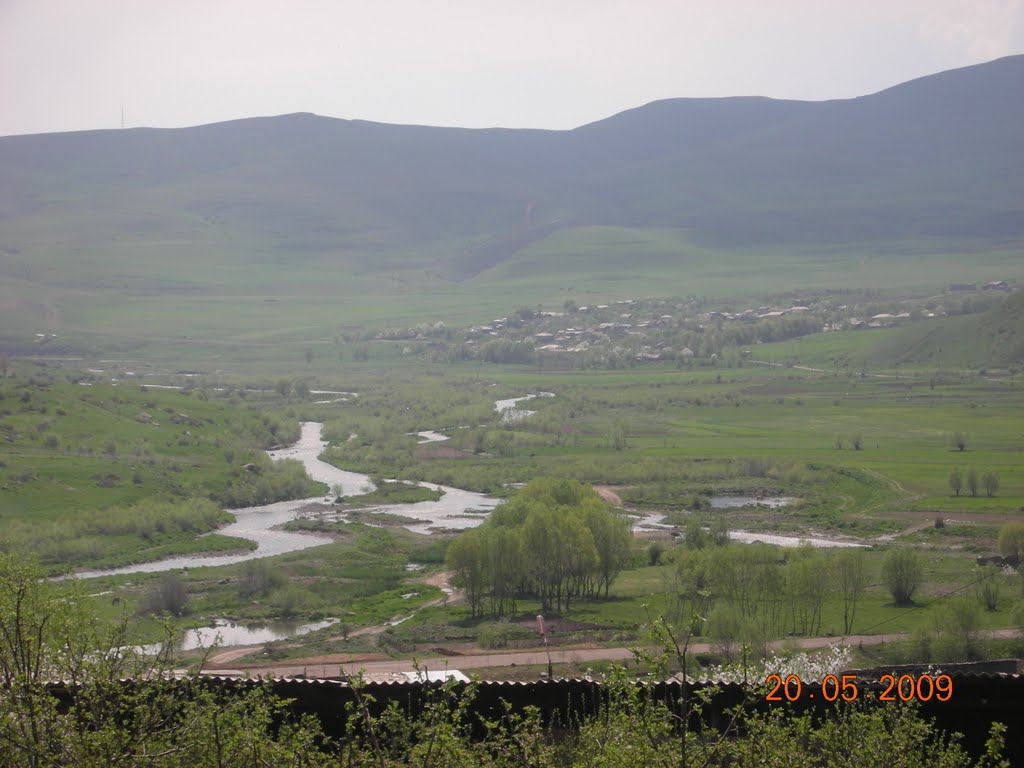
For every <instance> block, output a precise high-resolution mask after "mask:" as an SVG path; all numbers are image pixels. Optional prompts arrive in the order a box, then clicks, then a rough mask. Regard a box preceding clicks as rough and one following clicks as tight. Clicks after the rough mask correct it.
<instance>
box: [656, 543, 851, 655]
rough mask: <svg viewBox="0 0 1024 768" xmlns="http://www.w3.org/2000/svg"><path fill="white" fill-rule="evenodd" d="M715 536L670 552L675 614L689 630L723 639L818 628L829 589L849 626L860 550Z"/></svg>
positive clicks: (762, 638)
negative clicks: (712, 543)
mask: <svg viewBox="0 0 1024 768" xmlns="http://www.w3.org/2000/svg"><path fill="white" fill-rule="evenodd" d="M691 538H692V537H691V536H689V535H688V536H687V539H688V540H690V539H691ZM714 540H715V539H714V538H713V537H712V538H710V539H709V541H714ZM718 541H719V542H720V543H721V545H720V546H714V547H702V548H699V549H697V548H693V547H692V546H687V547H685V548H682V549H680V550H677V552H676V558H675V586H674V594H675V605H674V608H675V611H674V613H675V617H676V619H677V621H682V622H683V623H684V624H688V628H689V631H692V632H695V633H706V634H708V635H710V636H711V637H713V638H715V639H716V640H719V641H721V642H722V643H724V644H725V645H726V646H727V645H729V644H730V643H733V642H746V643H750V644H752V645H754V646H763V645H764V643H766V642H767V641H768V640H770V639H772V638H774V637H780V636H783V635H789V634H800V635H817V634H820V633H821V630H822V608H823V605H824V603H825V600H826V598H827V597H828V596H829V595H830V594H832V593H833V592H835V591H838V592H839V594H840V595H841V596H842V600H843V633H844V634H849V633H850V632H851V631H852V629H853V624H854V620H855V619H856V615H857V604H858V602H859V600H860V597H861V595H862V594H863V591H864V589H865V587H866V585H867V575H866V568H865V560H864V554H863V552H861V551H859V550H856V549H846V550H841V551H838V552H836V553H833V554H831V555H828V556H826V555H825V554H823V553H822V552H821V551H820V550H817V549H814V548H812V547H810V546H806V547H800V548H798V549H795V550H793V549H789V550H787V549H781V548H779V547H773V546H769V545H767V544H735V543H732V544H727V543H724V541H723V540H722V539H718ZM727 655H728V654H727Z"/></svg>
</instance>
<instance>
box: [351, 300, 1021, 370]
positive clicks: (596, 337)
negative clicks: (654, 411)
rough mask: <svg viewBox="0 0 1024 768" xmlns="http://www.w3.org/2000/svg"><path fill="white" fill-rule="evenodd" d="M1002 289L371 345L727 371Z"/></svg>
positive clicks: (947, 309) (554, 317) (678, 309)
mask: <svg viewBox="0 0 1024 768" xmlns="http://www.w3.org/2000/svg"><path fill="white" fill-rule="evenodd" d="M1010 287H1011V286H1010V284H1009V283H1008V282H1006V281H1003V280H1000V281H994V282H990V283H988V284H985V285H981V286H979V285H977V284H968V283H964V284H953V285H950V286H949V287H948V289H947V290H946V291H944V292H943V294H941V295H938V296H932V297H928V298H915V299H905V300H892V299H884V298H881V297H880V296H878V295H874V294H873V293H872V292H870V291H865V292H852V291H851V292H847V291H822V292H818V293H808V292H803V293H801V294H800V295H792V296H789V295H787V296H784V297H780V298H779V300H778V301H777V302H775V303H773V304H766V305H761V306H756V307H753V306H747V307H743V306H733V305H731V304H730V302H728V301H720V302H717V303H713V302H712V301H711V300H708V299H698V298H688V299H622V300H618V301H613V302H609V303H607V304H593V305H590V304H588V305H579V306H578V305H576V303H575V302H574V301H572V300H569V301H566V302H565V303H564V305H563V306H562V307H561V309H560V310H558V311H554V310H548V309H541V308H530V307H521V308H519V309H518V310H516V311H515V312H514V313H512V314H511V315H509V316H507V317H501V318H496V319H494V320H492V321H491V322H489V323H486V324H482V325H474V326H470V327H468V328H450V327H448V326H446V325H445V324H444V323H440V322H438V323H433V324H431V323H420V324H418V325H417V326H415V327H412V328H403V329H388V330H384V331H380V332H379V333H375V334H373V335H372V336H371V337H370V338H373V339H376V340H386V341H394V342H406V343H408V342H412V343H414V345H415V346H406V347H405V348H404V349H403V352H405V353H406V354H409V353H413V352H417V353H427V354H430V355H432V356H433V357H434V358H435V359H439V360H471V359H479V360H484V361H489V362H501V363H534V364H537V365H551V366H552V367H572V368H577V367H580V368H585V367H600V368H620V367H632V366H635V365H637V364H639V363H647V362H666V361H667V362H673V363H675V364H677V365H679V366H685V365H717V364H719V363H728V364H731V363H734V362H735V361H737V360H741V359H744V358H746V357H750V356H751V355H752V350H751V347H753V346H755V345H758V344H766V343H770V342H777V341H784V340H786V339H791V338H796V337H799V336H806V335H809V334H812V333H821V332H832V331H843V330H859V329H872V328H887V327H890V326H894V325H899V324H903V323H908V322H912V321H916V320H921V319H925V318H934V317H943V316H947V315H957V314H972V313H977V312H983V311H985V310H986V309H988V308H989V307H991V306H992V305H994V304H995V303H997V302H998V301H999V300H1000V299H1001V298H1002V297H1003V295H1004V293H1005V292H1006V291H1009V290H1010Z"/></svg>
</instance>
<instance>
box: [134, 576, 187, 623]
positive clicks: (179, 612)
mask: <svg viewBox="0 0 1024 768" xmlns="http://www.w3.org/2000/svg"><path fill="white" fill-rule="evenodd" d="M187 611H188V592H187V591H186V589H185V583H184V582H183V581H182V580H181V579H180V578H179V577H178V576H177V575H175V574H173V573H162V574H160V578H159V580H158V581H157V583H156V584H155V585H154V586H153V588H152V589H151V590H150V591H149V594H148V595H147V596H146V599H145V601H144V603H143V605H142V612H143V613H155V614H168V615H170V616H183V615H185V613H187Z"/></svg>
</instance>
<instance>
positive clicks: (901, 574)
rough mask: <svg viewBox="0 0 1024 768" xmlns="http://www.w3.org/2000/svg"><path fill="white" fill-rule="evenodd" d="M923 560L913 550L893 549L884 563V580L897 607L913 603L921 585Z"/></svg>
mask: <svg viewBox="0 0 1024 768" xmlns="http://www.w3.org/2000/svg"><path fill="white" fill-rule="evenodd" d="M921 570H922V569H921V560H920V558H919V557H918V555H917V553H916V552H915V551H914V550H912V549H892V550H890V551H889V554H887V555H886V556H885V561H884V562H883V563H882V580H883V581H884V582H885V586H886V587H887V588H888V590H889V593H890V594H891V595H892V599H893V600H894V601H895V602H896V604H897V605H906V604H908V603H911V602H913V597H914V592H915V591H916V590H917V588H918V586H919V585H920V583H921Z"/></svg>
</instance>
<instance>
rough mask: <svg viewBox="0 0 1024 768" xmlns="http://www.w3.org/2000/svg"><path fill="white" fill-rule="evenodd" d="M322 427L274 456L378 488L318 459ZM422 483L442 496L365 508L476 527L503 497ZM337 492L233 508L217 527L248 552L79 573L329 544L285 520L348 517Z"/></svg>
mask: <svg viewBox="0 0 1024 768" xmlns="http://www.w3.org/2000/svg"><path fill="white" fill-rule="evenodd" d="M318 394H320V393H318ZM324 394H326V393H324ZM330 394H343V395H344V394H351V393H333V392H332V393H330ZM536 396H537V395H528V396H526V397H520V398H513V399H509V400H499V401H497V402H496V403H495V410H496V411H498V412H499V413H503V414H505V415H506V416H507V415H508V414H509V413H515V414H516V416H515V417H514V418H515V419H516V420H518V419H522V418H526V416H528V415H530V413H532V412H531V411H521V410H519V409H518V408H516V404H517V403H518V402H520V401H522V400H528V399H532V398H533V397H536ZM540 396H541V397H551V396H552V395H550V394H548V393H542V394H541V395H540ZM322 429H323V424H320V423H318V422H313V421H307V422H303V424H302V432H301V436H300V437H299V441H298V442H297V443H295V445H292V446H289V447H287V448H282V449H280V450H277V451H270V452H269V455H270V458H271V459H274V460H276V461H279V460H281V459H297V460H298V461H301V462H302V464H303V466H305V468H306V472H307V473H308V474H309V476H310V477H311V478H312V479H314V480H317V481H319V482H321V483H326V484H327V486H328V487H329V488H331V489H337V490H339V491H340V493H341V495H343V496H359V495H361V494H365V493H369V492H370V491H372V490H374V485H373V482H372V481H371V480H370V477H369V475H364V474H362V473H360V472H349V471H347V470H344V469H338V468H337V467H335V466H333V465H331V464H328V463H326V462H324V461H321V460H320V459H319V456H320V454H321V453H322V452H323V450H324V448H326V447H327V443H326V442H325V441H324V440H323V438H322V436H321V432H322ZM419 434H420V437H421V439H422V441H423V442H434V441H440V440H443V439H447V436H445V435H441V434H440V433H436V432H422V433H419ZM420 485H423V486H424V487H427V488H432V489H435V490H439V491H441V492H442V496H441V498H440V499H438V500H437V501H420V502H416V503H413V504H384V505H381V506H377V507H372V508H370V509H367V510H364V511H369V512H379V513H388V514H392V515H399V516H401V517H404V518H409V520H410V521H411V522H408V523H405V524H403V525H402V527H404V528H407V529H408V530H410V531H413V532H415V533H421V534H429V533H431V532H432V531H435V530H448V531H461V530H465V529H467V528H474V527H476V526H477V525H479V524H480V523H482V522H483V521H484V519H485V518H486V516H487V513H489V512H490V511H491V510H492V509H494V508H495V507H496V506H497V505H498V501H499V500H498V499H495V498H492V497H490V496H485V495H484V494H482V493H474V492H472V491H465V490H462V489H461V488H450V487H448V486H444V485H434V484H432V483H420ZM333 498H334V495H333V493H330V494H328V495H326V496H314V497H312V498H308V499H296V500H292V501H279V502H276V503H274V504H265V505H263V506H258V507H246V508H243V509H233V510H231V512H232V514H234V516H235V522H233V523H229V524H228V525H226V526H224V527H223V528H219V529H218V530H217V533H221V534H223V535H225V536H237V537H239V538H243V539H249V540H250V541H254V542H256V545H257V546H256V549H254V550H251V551H248V552H236V553H233V554H226V555H210V556H203V555H192V556H189V557H173V558H168V559H165V560H156V561H154V562H151V563H137V564H135V565H127V566H124V567H121V568H107V569H103V570H91V571H80V572H79V573H77V574H76V576H77V577H78V578H80V579H90V578H95V577H97V576H116V575H120V574H126V573H156V572H160V571H173V570H179V569H182V568H199V567H205V566H216V565H232V564H234V563H241V562H244V561H246V560H255V559H258V558H262V557H273V556H274V555H283V554H285V553H286V552H297V551H299V550H302V549H309V548H310V547H316V546H320V545H322V544H329V543H330V542H331V541H332V539H330V538H329V537H327V536H319V535H316V534H312V533H292V532H290V531H283V530H280V527H281V526H282V525H283V524H284V523H287V522H289V521H291V520H294V519H296V518H298V517H302V516H303V515H304V514H309V515H316V516H322V517H326V518H328V519H338V520H344V519H345V514H344V512H340V511H338V510H336V509H334V507H333V504H332V503H331V502H332V500H333Z"/></svg>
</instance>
